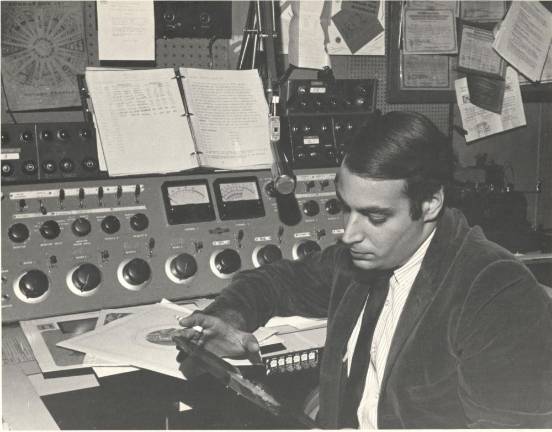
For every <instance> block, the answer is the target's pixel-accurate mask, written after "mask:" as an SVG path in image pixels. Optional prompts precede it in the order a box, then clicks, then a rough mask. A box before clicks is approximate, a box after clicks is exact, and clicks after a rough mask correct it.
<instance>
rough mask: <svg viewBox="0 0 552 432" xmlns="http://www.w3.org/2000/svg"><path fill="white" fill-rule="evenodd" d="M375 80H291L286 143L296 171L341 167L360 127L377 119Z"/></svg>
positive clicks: (284, 125) (286, 102)
mask: <svg viewBox="0 0 552 432" xmlns="http://www.w3.org/2000/svg"><path fill="white" fill-rule="evenodd" d="M376 89H377V81H376V80H373V79H340V80H331V81H321V80H289V81H288V82H287V85H286V92H285V98H284V106H285V113H286V118H285V120H284V122H283V123H282V142H283V143H284V144H286V147H287V148H286V153H287V154H288V158H289V160H291V161H292V165H293V167H294V168H311V167H337V166H339V164H340V163H341V160H342V159H343V156H344V154H345V150H346V147H347V145H348V143H349V142H350V140H351V139H352V138H353V137H354V135H355V134H356V133H357V131H358V130H359V129H360V127H361V126H362V125H363V124H365V123H366V121H368V120H370V119H371V118H372V117H373V114H374V112H375V104H376Z"/></svg>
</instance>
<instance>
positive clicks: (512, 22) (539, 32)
mask: <svg viewBox="0 0 552 432" xmlns="http://www.w3.org/2000/svg"><path fill="white" fill-rule="evenodd" d="M551 42H552V12H549V11H548V9H546V8H545V7H544V6H543V5H542V4H540V3H539V2H524V1H515V2H513V3H512V6H511V7H510V10H509V11H508V14H507V15H506V18H505V19H504V21H503V22H502V24H501V26H500V29H499V31H498V34H497V36H496V39H495V42H494V44H493V47H494V49H496V51H497V52H498V53H499V54H500V55H501V56H502V57H503V58H504V59H505V60H506V61H507V62H508V63H510V64H511V65H512V66H513V67H515V68H516V69H517V70H518V71H519V72H521V73H522V74H523V75H525V76H526V77H527V78H529V79H530V80H531V81H539V80H540V79H541V76H542V71H543V68H544V63H545V62H546V56H547V55H548V50H549V48H550V43H551Z"/></svg>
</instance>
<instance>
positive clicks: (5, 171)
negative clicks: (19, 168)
mask: <svg viewBox="0 0 552 432" xmlns="http://www.w3.org/2000/svg"><path fill="white" fill-rule="evenodd" d="M12 174H13V165H12V164H11V163H9V162H6V161H3V162H2V177H8V176H11V175H12Z"/></svg>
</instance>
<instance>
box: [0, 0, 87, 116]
mask: <svg viewBox="0 0 552 432" xmlns="http://www.w3.org/2000/svg"><path fill="white" fill-rule="evenodd" d="M83 13H84V12H83V4H82V3H81V2H48V1H44V2H3V4H2V85H3V86H4V90H5V92H6V93H5V96H6V98H5V99H6V100H5V101H4V103H5V102H7V105H8V107H9V109H10V110H12V111H24V110H37V109H48V108H66V107H78V106H80V104H81V103H80V95H79V89H78V85H77V78H76V76H77V74H82V73H84V68H85V67H86V61H87V55H86V44H85V37H84V24H83Z"/></svg>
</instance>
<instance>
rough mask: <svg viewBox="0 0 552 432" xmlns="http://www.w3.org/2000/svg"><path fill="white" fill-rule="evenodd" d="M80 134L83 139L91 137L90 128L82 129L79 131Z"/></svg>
mask: <svg viewBox="0 0 552 432" xmlns="http://www.w3.org/2000/svg"><path fill="white" fill-rule="evenodd" d="M79 136H80V137H81V138H83V139H87V138H90V131H89V130H88V129H81V130H80V131H79Z"/></svg>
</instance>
